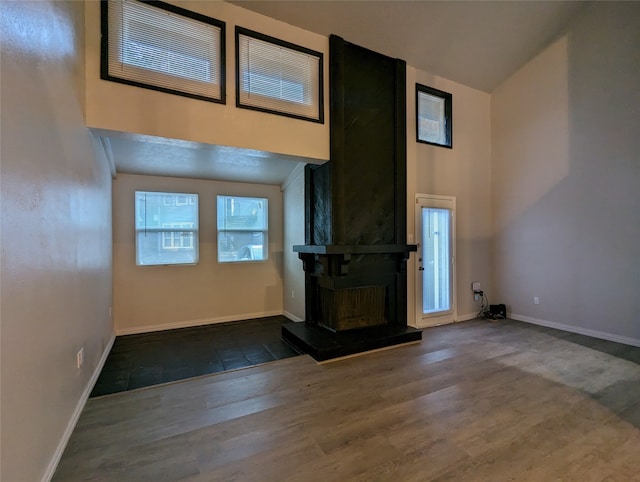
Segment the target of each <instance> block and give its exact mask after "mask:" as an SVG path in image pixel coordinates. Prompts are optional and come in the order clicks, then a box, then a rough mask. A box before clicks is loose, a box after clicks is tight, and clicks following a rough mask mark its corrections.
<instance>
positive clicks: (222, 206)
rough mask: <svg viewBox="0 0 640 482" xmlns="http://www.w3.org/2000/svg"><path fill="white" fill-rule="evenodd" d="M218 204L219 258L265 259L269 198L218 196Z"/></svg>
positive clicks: (267, 254)
mask: <svg viewBox="0 0 640 482" xmlns="http://www.w3.org/2000/svg"><path fill="white" fill-rule="evenodd" d="M217 207H218V223H217V225H218V262H220V263H230V262H239V261H240V262H241V261H262V260H266V259H268V257H269V241H268V233H269V201H268V199H266V198H256V197H239V196H218V206H217Z"/></svg>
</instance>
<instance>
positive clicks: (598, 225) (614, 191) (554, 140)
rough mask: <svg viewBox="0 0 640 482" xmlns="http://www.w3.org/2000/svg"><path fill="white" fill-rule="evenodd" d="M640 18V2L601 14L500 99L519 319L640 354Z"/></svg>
mask: <svg viewBox="0 0 640 482" xmlns="http://www.w3.org/2000/svg"><path fill="white" fill-rule="evenodd" d="M639 19H640V4H638V3H634V2H611V3H606V2H605V3H597V4H595V3H594V4H590V5H588V6H587V7H586V8H585V9H584V11H583V12H582V13H581V14H580V16H579V17H577V18H576V19H575V20H574V21H573V22H572V24H571V25H570V27H569V28H568V31H567V32H566V35H565V36H563V37H562V38H560V39H559V40H557V41H556V42H555V43H554V44H553V45H551V46H549V47H548V48H547V49H546V50H545V51H543V52H542V53H540V54H539V55H538V56H537V57H536V58H534V59H533V60H531V61H530V62H529V63H528V64H526V65H525V66H524V67H523V68H522V69H520V70H519V71H518V72H517V73H515V74H514V75H513V76H512V77H511V78H510V79H508V80H507V81H506V82H504V83H503V84H502V85H501V86H500V87H499V88H498V89H496V91H495V92H494V93H493V95H492V129H493V132H492V134H493V137H492V142H493V151H494V152H493V170H492V173H493V175H492V180H491V182H492V205H493V216H494V221H495V223H494V233H493V236H494V249H493V264H494V267H495V271H494V273H495V280H494V284H495V287H496V290H497V294H498V296H499V298H500V299H501V300H502V301H504V302H506V303H507V305H508V308H509V311H510V312H511V313H512V316H513V317H514V318H517V319H522V320H525V321H531V322H534V323H539V324H543V325H549V326H556V327H559V328H564V329H568V330H570V331H576V332H579V333H585V334H589V335H594V336H600V337H603V338H609V339H613V340H618V341H622V342H627V343H632V344H638V345H640V324H638V322H637V317H638V312H639V311H640V298H639V297H638V292H640V243H639V242H638V239H640V223H639V222H638V219H639V218H638V213H640V190H639V189H638V186H640V163H639V159H640V137H639V136H638V133H639V132H640V115H639V112H640V89H639V88H638V86H640V62H639V61H638V59H639V58H640V22H639V21H638V20H639ZM534 297H538V298H539V301H540V303H539V304H538V305H536V304H534Z"/></svg>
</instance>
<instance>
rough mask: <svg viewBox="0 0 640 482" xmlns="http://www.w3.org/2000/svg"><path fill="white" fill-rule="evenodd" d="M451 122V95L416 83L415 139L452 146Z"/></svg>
mask: <svg viewBox="0 0 640 482" xmlns="http://www.w3.org/2000/svg"><path fill="white" fill-rule="evenodd" d="M452 122H453V121H452V95H451V94H449V93H447V92H443V91H441V90H438V89H434V88H432V87H427V86H426V85H420V84H416V130H417V133H416V136H417V141H418V142H424V143H425V144H434V145H436V146H443V147H449V148H451V147H453V139H452Z"/></svg>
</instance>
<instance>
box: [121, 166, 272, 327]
mask: <svg viewBox="0 0 640 482" xmlns="http://www.w3.org/2000/svg"><path fill="white" fill-rule="evenodd" d="M135 191H160V192H184V193H196V194H198V196H199V219H200V228H199V229H200V234H199V239H200V260H199V262H198V264H197V265H184V266H180V265H175V266H136V255H135V223H134V193H135ZM218 195H233V196H255V197H266V198H268V199H269V260H268V261H260V262H248V263H222V264H220V263H218V261H217V238H216V232H217V230H216V224H215V223H216V196H218ZM282 212H283V208H282V192H281V191H280V187H279V186H273V185H265V184H246V183H231V182H219V181H207V180H199V179H186V178H172V177H156V176H138V175H132V174H120V175H118V177H117V179H115V180H114V182H113V269H114V272H113V276H114V304H115V312H114V321H115V327H116V332H117V333H118V334H128V333H139V332H146V331H154V330H161V329H169V328H178V327H184V326H195V325H203V324H207V323H216V322H224V321H236V320H244V319H248V318H259V317H264V316H271V315H279V314H282V310H283V307H282V286H283V280H282V276H283V275H282V257H283V252H282V249H283V248H282V246H283V245H282V230H283V227H282V226H283V220H282Z"/></svg>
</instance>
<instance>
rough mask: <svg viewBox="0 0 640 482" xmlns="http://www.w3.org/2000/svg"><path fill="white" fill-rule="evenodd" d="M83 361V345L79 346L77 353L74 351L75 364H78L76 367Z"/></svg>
mask: <svg viewBox="0 0 640 482" xmlns="http://www.w3.org/2000/svg"><path fill="white" fill-rule="evenodd" d="M83 363H84V347H82V348H80V349H79V350H78V353H76V364H77V365H78V368H80V367H81V366H82V365H83Z"/></svg>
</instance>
